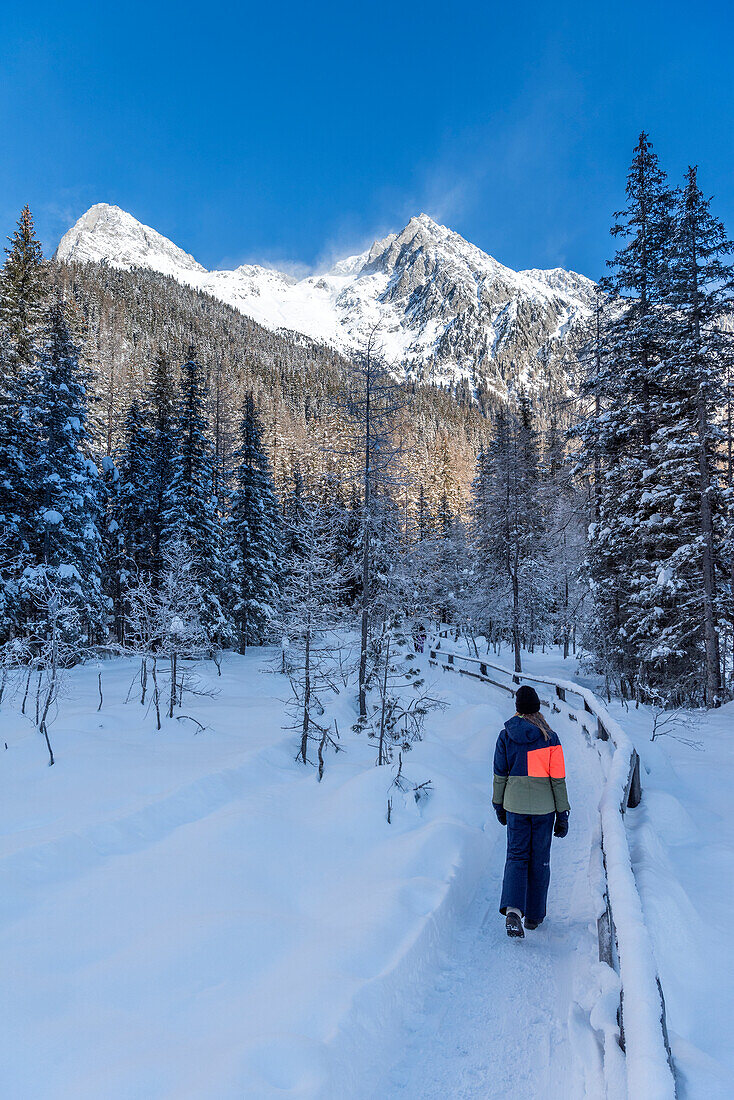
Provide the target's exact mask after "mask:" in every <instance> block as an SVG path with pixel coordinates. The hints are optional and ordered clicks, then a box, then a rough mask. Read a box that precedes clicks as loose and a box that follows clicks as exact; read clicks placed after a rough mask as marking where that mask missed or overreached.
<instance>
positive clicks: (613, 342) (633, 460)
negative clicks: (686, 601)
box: [582, 133, 673, 691]
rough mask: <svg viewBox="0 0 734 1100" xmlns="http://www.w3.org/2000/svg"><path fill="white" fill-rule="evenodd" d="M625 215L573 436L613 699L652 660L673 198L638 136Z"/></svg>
mask: <svg viewBox="0 0 734 1100" xmlns="http://www.w3.org/2000/svg"><path fill="white" fill-rule="evenodd" d="M626 193H627V207H626V208H625V209H624V210H622V211H620V212H618V213H617V214H616V215H615V217H616V219H617V220H616V221H615V224H614V225H613V227H612V231H611V232H612V235H613V236H614V237H620V238H621V239H622V240H623V242H624V243H623V245H622V247H620V248H619V249H618V251H617V253H616V255H615V256H614V258H613V259H612V260H610V261H609V266H610V268H611V275H610V277H609V278H608V279H607V280H605V282H604V288H605V290H606V291H607V293H608V294H609V295H610V296H611V297H612V298H613V301H614V308H613V309H609V310H608V311H607V316H606V325H605V331H604V333H603V335H601V336H600V337H599V341H600V343H602V344H603V347H604V355H603V358H602V359H601V360H600V362H599V363H598V364H597V366H598V372H597V373H596V375H595V376H593V377H592V379H591V384H590V385H589V386H587V396H590V397H592V399H593V406H592V408H591V409H590V411H589V415H588V417H587V422H586V424H585V425H584V426H583V427H582V434H583V435H584V436H585V438H586V441H587V443H591V444H592V448H593V451H592V453H593V460H594V466H595V474H596V476H595V494H596V496H595V510H596V513H597V516H596V518H595V522H594V523H593V524H592V525H591V527H590V529H589V548H588V555H587V569H588V573H589V576H590V583H591V589H592V593H593V597H594V602H595V617H596V625H595V630H594V635H595V639H596V641H597V648H598V651H601V647H602V646H603V651H604V654H603V655H604V662H605V666H606V668H605V670H606V671H608V672H611V673H613V674H615V675H617V676H618V677H619V679H620V682H621V685H622V689H623V691H627V690H629V691H634V690H638V687H637V686H636V685H639V684H640V683H641V682H642V680H643V679H644V678H645V676H646V672H645V667H646V665H647V663H648V662H649V660H650V658H651V657H652V653H653V646H654V642H653V640H652V638H653V635H654V633H655V630H656V625H655V623H654V621H653V620H654V616H655V612H653V616H652V618H651V616H650V613H649V612H648V610H647V609H646V608H645V607H644V599H643V597H642V590H643V588H644V587H645V586H646V584H647V578H648V577H649V575H650V573H651V571H654V570H655V568H656V563H657V562H658V561H659V559H660V554H661V549H660V544H659V540H658V537H657V536H658V530H657V528H658V513H657V510H656V505H655V501H654V498H653V496H652V495H651V494H649V493H648V492H647V484H648V482H649V480H650V478H651V477H652V476H653V475H654V468H655V462H656V456H655V454H654V440H655V438H656V432H657V430H658V429H659V427H660V425H661V422H662V421H664V418H665V412H664V407H663V402H662V391H661V388H660V384H659V380H660V375H659V370H658V367H659V364H660V363H661V361H662V360H663V359H664V357H665V354H666V347H667V329H666V313H665V275H666V265H667V262H668V250H669V248H670V238H671V229H672V212H673V194H672V192H671V190H670V187H669V186H668V183H667V179H666V177H665V174H664V172H663V171H662V169H661V168H660V165H659V163H658V159H657V157H656V155H655V153H654V152H653V149H652V146H651V144H650V142H649V140H648V137H647V135H646V134H644V133H643V134H641V135H640V139H639V142H638V144H637V147H636V148H635V151H634V156H633V160H632V165H631V168H630V171H629V174H628V177H627V188H626Z"/></svg>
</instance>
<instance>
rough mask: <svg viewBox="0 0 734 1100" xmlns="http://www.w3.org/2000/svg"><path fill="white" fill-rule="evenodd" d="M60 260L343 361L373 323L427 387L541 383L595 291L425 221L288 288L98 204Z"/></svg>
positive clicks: (418, 219) (394, 355)
mask: <svg viewBox="0 0 734 1100" xmlns="http://www.w3.org/2000/svg"><path fill="white" fill-rule="evenodd" d="M56 258H57V259H58V260H62V261H64V260H66V261H71V262H74V261H77V262H82V263H84V262H92V263H94V262H96V263H108V264H110V265H111V266H113V267H121V268H128V269H129V268H136V267H138V268H148V269H150V270H153V271H157V272H160V273H161V274H164V275H169V276H171V277H172V278H174V279H177V280H178V281H179V282H181V283H186V284H188V285H190V286H193V287H195V288H197V289H198V290H201V291H204V292H205V293H208V294H211V295H213V296H214V297H216V298H219V299H221V300H222V301H224V302H227V303H228V304H230V305H232V306H234V308H235V309H237V310H239V311H240V312H241V313H244V314H246V315H247V316H249V317H252V318H253V320H255V321H257V322H258V323H259V324H261V325H263V326H265V327H266V328H270V329H276V330H277V329H288V330H290V331H294V332H299V333H302V334H303V335H305V336H308V337H311V338H312V339H315V340H318V341H320V342H326V343H328V344H331V345H332V346H334V347H336V348H338V349H339V350H341V351H343V352H346V353H347V354H350V353H352V352H353V351H354V350H355V349H356V348H360V347H362V345H363V343H364V340H365V338H366V334H367V333H368V332H370V331H371V329H372V327H373V326H374V325H375V324H376V323H377V324H378V325H379V326H380V332H381V336H380V339H381V344H382V347H383V352H384V354H385V356H386V357H387V358H388V359H389V360H390V361H391V362H393V363H395V364H400V369H401V370H404V371H406V372H414V373H415V374H416V376H420V377H421V378H424V379H426V380H429V379H430V380H433V381H441V382H443V381H457V380H459V379H461V380H463V381H465V382H466V383H468V384H470V385H474V384H476V379H477V378H478V377H484V378H490V377H491V378H493V379H494V382H493V385H495V386H496V387H499V388H500V389H501V388H502V386H504V384H505V383H504V381H503V380H504V379H506V378H509V377H514V376H516V375H517V374H518V372H521V373H522V374H523V377H525V378H526V380H529V379H532V378H533V377H534V376H535V375H536V373H538V372H541V373H542V372H545V371H547V369H548V363H549V362H550V360H551V359H552V358H553V356H556V355H559V354H560V350H561V348H562V346H563V345H564V344H565V341H566V340H567V339H571V340H573V339H576V334H582V333H583V329H584V324H585V319H586V318H588V316H589V313H590V305H591V296H592V291H593V283H591V282H590V280H587V279H584V277H583V276H580V275H576V274H574V273H573V272H567V271H564V270H562V269H554V270H552V271H538V270H533V271H526V272H516V271H513V270H511V269H510V268H507V267H504V266H503V265H502V264H500V263H499V262H498V261H497V260H495V259H493V258H492V257H491V256H489V255H487V253H485V252H483V251H482V250H481V249H480V248H477V247H476V246H475V245H473V244H471V243H470V242H469V241H467V240H465V239H464V238H463V237H462V236H461V235H460V234H459V233H456V232H454V231H453V230H451V229H449V228H447V227H446V226H444V225H439V224H438V223H437V222H435V221H434V220H433V218H431V217H430V216H429V215H428V214H426V213H420V214H417V215H415V216H414V217H412V218H411V219H410V220H409V222H408V223H407V225H405V226H404V228H403V229H401V230H400V231H399V232H397V233H391V234H389V235H388V236H387V237H385V238H384V239H383V240H378V241H375V242H374V243H373V244H372V246H371V248H370V249H369V251H368V252H366V253H362V254H361V255H359V256H351V257H349V258H347V259H345V260H342V261H341V262H340V263H337V264H336V265H334V266H333V267H332V268H331V270H330V271H327V272H323V273H321V274H314V275H309V276H306V277H303V278H296V277H294V276H292V275H287V274H284V273H282V272H278V271H275V270H272V269H270V268H265V267H262V266H259V265H257V264H244V265H242V266H241V267H239V268H237V269H236V270H235V271H207V270H206V269H205V268H203V267H202V266H201V264H199V263H197V262H196V260H195V259H194V258H193V257H192V256H190V255H188V253H186V252H184V251H183V250H182V249H180V248H178V247H177V246H176V245H175V244H173V243H172V242H171V241H170V240H168V239H167V238H166V237H163V236H161V234H160V233H157V232H156V231H155V230H154V229H151V228H150V227H149V226H147V225H143V224H142V222H139V221H137V220H136V219H135V218H134V217H133V216H132V215H131V214H128V213H127V212H126V211H125V210H121V209H120V207H118V206H113V205H111V204H109V203H96V204H95V205H94V206H92V207H91V208H90V209H89V210H87V212H86V213H85V214H84V215H82V217H81V218H80V219H79V221H78V222H77V223H76V225H75V226H73V227H72V228H71V229H70V230H69V231H68V232H67V233H66V234H65V235H64V237H63V239H62V240H61V242H60V244H59V247H58V249H57V250H56Z"/></svg>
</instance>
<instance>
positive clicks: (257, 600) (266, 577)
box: [229, 393, 282, 653]
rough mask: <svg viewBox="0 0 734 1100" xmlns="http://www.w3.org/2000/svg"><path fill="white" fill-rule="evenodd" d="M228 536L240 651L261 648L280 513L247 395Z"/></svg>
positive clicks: (274, 581)
mask: <svg viewBox="0 0 734 1100" xmlns="http://www.w3.org/2000/svg"><path fill="white" fill-rule="evenodd" d="M235 461H236V467H235V472H234V489H233V491H232V495H231V498H230V518H229V534H230V540H231V543H232V546H233V547H234V549H235V553H236V567H235V571H234V572H235V580H234V584H233V587H234V621H235V627H236V631H237V642H238V648H239V651H240V653H244V652H245V650H246V649H247V646H248V645H261V644H262V643H263V641H264V640H265V637H266V635H267V630H268V626H269V624H270V623H271V622H272V620H273V618H274V617H275V614H276V611H277V603H278V598H279V584H280V579H281V575H282V563H281V557H280V509H279V506H278V501H277V498H276V495H275V487H274V485H273V478H272V475H271V472H270V464H269V462H268V459H267V456H266V454H265V452H264V451H263V446H262V426H261V424H260V419H259V416H258V414H257V410H256V409H255V400H254V397H253V395H252V394H251V393H248V394H247V395H246V397H245V407H244V411H243V415H242V422H241V425H240V446H239V449H238V451H237V452H236V456H235Z"/></svg>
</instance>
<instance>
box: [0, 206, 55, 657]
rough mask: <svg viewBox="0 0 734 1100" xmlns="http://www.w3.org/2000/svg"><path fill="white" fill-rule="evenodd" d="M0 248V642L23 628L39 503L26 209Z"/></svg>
mask: <svg viewBox="0 0 734 1100" xmlns="http://www.w3.org/2000/svg"><path fill="white" fill-rule="evenodd" d="M5 251H6V253H7V256H6V260H5V263H4V265H3V268H2V271H1V272H0V531H2V536H3V560H4V562H5V565H4V566H3V570H2V579H0V587H1V588H2V594H1V595H0V601H1V602H2V607H1V609H0V637H7V636H8V635H9V634H10V633H15V634H17V633H18V632H20V631H22V629H23V624H22V618H23V615H22V610H21V605H20V602H19V598H18V593H19V589H18V585H19V579H20V573H21V571H22V568H23V559H24V555H25V554H26V553H27V551H28V547H29V543H30V538H31V530H32V517H33V513H34V510H35V508H36V507H37V505H38V500H39V495H38V493H39V486H38V481H37V466H36V453H37V452H36V427H35V417H36V407H37V402H38V371H37V369H36V358H37V353H38V347H39V339H40V332H41V323H42V316H43V310H44V306H45V304H46V300H47V296H48V287H47V281H46V267H45V263H44V260H43V254H42V252H41V245H40V243H39V241H38V240H37V238H36V235H35V231H34V228H33V219H32V217H31V214H30V211H29V210H28V208H27V207H25V208H24V210H23V212H22V214H21V216H20V220H19V222H18V228H17V230H16V232H15V234H14V235H13V237H11V238H10V247H9V248H7V249H6V250H5Z"/></svg>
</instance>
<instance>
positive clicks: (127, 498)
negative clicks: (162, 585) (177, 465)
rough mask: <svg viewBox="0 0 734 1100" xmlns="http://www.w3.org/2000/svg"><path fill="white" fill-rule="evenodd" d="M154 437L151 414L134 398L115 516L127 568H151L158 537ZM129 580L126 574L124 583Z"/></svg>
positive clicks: (120, 468)
mask: <svg viewBox="0 0 734 1100" xmlns="http://www.w3.org/2000/svg"><path fill="white" fill-rule="evenodd" d="M154 460H155V441H154V439H153V434H152V431H151V424H150V418H149V416H148V415H147V414H146V411H145V410H144V409H142V408H141V407H140V404H139V402H138V401H137V399H133V401H132V402H131V404H130V407H129V408H128V411H127V416H126V417H125V449H124V451H123V453H122V455H121V456H120V461H119V464H118V468H119V472H120V480H119V485H118V487H117V493H116V500H115V518H116V519H117V522H118V524H119V526H120V531H121V534H122V539H123V546H124V550H125V557H126V559H127V568H128V569H129V570H132V571H133V572H141V571H142V572H150V569H151V562H152V560H153V550H154V540H155V519H156V516H155V505H156V494H155V488H156V486H155V480H154V479H155V474H156V466H155V461H154ZM125 583H126V581H125V579H124V578H123V586H124V584H125Z"/></svg>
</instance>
